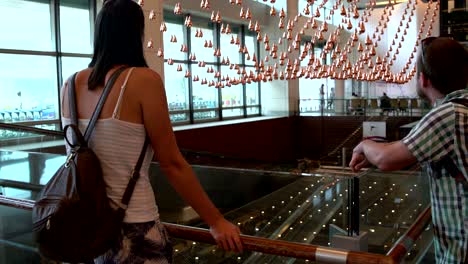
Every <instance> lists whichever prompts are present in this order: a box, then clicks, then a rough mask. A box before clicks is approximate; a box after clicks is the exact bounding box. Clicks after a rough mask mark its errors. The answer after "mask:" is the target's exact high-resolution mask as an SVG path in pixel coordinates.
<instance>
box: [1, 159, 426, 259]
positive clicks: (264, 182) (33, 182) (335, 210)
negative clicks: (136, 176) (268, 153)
mask: <svg viewBox="0 0 468 264" xmlns="http://www.w3.org/2000/svg"><path fill="white" fill-rule="evenodd" d="M64 159H65V157H64V156H61V155H53V154H41V153H27V152H13V151H0V192H3V193H5V194H6V195H7V196H9V197H14V198H25V199H33V200H34V199H35V198H36V197H35V196H36V195H37V189H39V188H40V187H41V185H43V184H45V183H47V181H48V180H49V179H50V178H51V177H52V175H53V174H54V173H55V171H56V170H57V169H58V168H59V167H60V166H61V165H62V164H63V162H64ZM193 169H194V171H195V173H196V175H197V176H198V178H199V180H200V182H201V184H202V186H203V187H204V189H205V190H206V191H207V193H208V195H209V196H210V198H211V199H212V200H213V202H214V203H215V205H216V206H217V207H218V208H220V209H221V211H222V212H223V213H224V215H225V217H226V218H227V219H228V220H230V221H232V222H233V223H235V224H237V225H239V227H240V229H241V230H242V233H243V234H246V235H252V236H257V237H264V238H270V239H274V240H284V241H291V242H299V243H306V244H314V245H320V246H329V245H330V244H329V243H330V233H331V231H333V230H335V229H336V228H339V229H342V230H344V231H347V230H348V228H349V219H348V212H349V208H348V193H349V186H348V185H349V180H348V179H350V177H351V176H350V175H349V173H348V174H345V173H343V175H340V174H339V173H322V174H307V175H306V174H301V175H295V174H290V173H280V172H266V171H256V170H242V169H229V168H217V167H208V166H193ZM150 179H151V183H152V186H153V189H154V190H155V195H156V200H157V203H158V207H159V209H160V215H161V220H162V221H165V222H171V223H181V224H186V225H191V226H197V227H206V226H205V225H204V224H203V223H202V221H201V220H200V218H199V217H198V215H197V214H196V213H195V212H194V211H193V210H192V209H191V207H189V206H188V205H187V204H186V203H185V202H184V201H183V200H182V199H181V198H180V197H179V195H178V194H177V193H176V192H175V191H174V190H173V189H172V187H171V186H170V185H169V184H168V182H167V180H166V178H165V177H164V175H163V174H162V173H161V171H160V170H159V167H158V165H157V164H156V163H153V164H152V165H151V169H150ZM2 180H3V182H2ZM359 182H360V189H359V191H360V192H359V196H360V216H359V219H360V229H359V230H360V231H361V232H363V231H366V232H368V234H369V252H372V253H379V254H386V253H387V252H388V250H389V249H390V248H391V247H392V245H393V244H394V243H395V242H396V241H397V240H398V239H399V237H400V236H401V235H403V234H404V233H405V231H406V230H407V229H408V227H409V226H410V225H411V224H412V223H413V222H414V220H415V219H416V218H417V217H418V215H419V214H420V213H421V212H422V210H423V209H425V208H426V207H427V206H428V204H429V195H425V194H428V193H429V192H428V186H427V181H426V178H425V177H424V176H423V175H420V173H416V172H393V173H385V172H379V171H372V170H370V171H368V172H367V173H364V174H363V176H361V177H360V178H359ZM2 184H3V186H2ZM21 184H24V186H23V185H21ZM27 218H28V219H30V213H28V216H27ZM28 221H30V220H28ZM2 223H3V221H2ZM26 224H31V223H30V222H29V223H26ZM332 224H333V225H334V227H332V226H331V225H332ZM29 228H30V227H29ZM18 230H20V231H21V230H22V229H21V228H19V229H18ZM29 230H30V229H29ZM10 237H11V236H10ZM10 237H9V238H10ZM14 241H16V240H14ZM184 243H185V242H184ZM28 245H31V244H28ZM200 247H203V246H202V245H200ZM422 247H424V245H422ZM212 248H213V246H211V245H206V247H205V248H199V247H198V246H197V249H196V250H194V249H191V250H188V251H187V252H188V253H184V254H185V255H184V258H187V259H194V258H195V257H197V256H198V257H199V258H200V257H201V256H200V252H210V251H211V250H212ZM190 252H192V255H187V254H189V253H190ZM418 252H422V250H419V251H418ZM410 253H411V252H410ZM220 254H221V253H220ZM411 254H416V253H411ZM215 256H217V257H219V256H218V255H216V254H215ZM233 256H236V257H237V255H228V254H223V255H222V257H220V259H219V261H220V262H222V261H224V260H225V259H224V258H226V259H231V260H233V261H234V260H236V261H237V258H232V257H233ZM211 258H212V256H211V255H210V257H209V258H208V259H210V261H211ZM247 259H249V262H244V261H247ZM278 261H279V262H278ZM283 261H286V262H288V261H289V260H284V259H282V258H276V256H269V255H263V254H258V253H249V254H247V253H246V255H241V260H239V261H237V262H235V263H283ZM7 263H8V262H7ZM26 263H29V262H26ZM176 263H178V262H176ZM207 263H208V262H207ZM227 263H230V262H227ZM288 263H289V262H288ZM298 263H302V262H298Z"/></svg>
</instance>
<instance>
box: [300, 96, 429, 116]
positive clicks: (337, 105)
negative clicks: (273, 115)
mask: <svg viewBox="0 0 468 264" xmlns="http://www.w3.org/2000/svg"><path fill="white" fill-rule="evenodd" d="M393 100H395V101H394V103H393V105H392V106H388V107H387V106H385V107H383V106H381V104H380V99H378V98H359V99H351V98H350V99H342V98H341V99H340V98H335V99H314V98H310V99H299V112H300V114H301V115H312V116H316V115H329V116H362V115H365V116H415V117H419V116H424V115H425V114H426V113H428V112H429V111H430V109H431V108H430V105H428V104H426V103H424V101H422V100H421V99H417V98H398V99H393Z"/></svg>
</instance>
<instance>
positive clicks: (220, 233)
mask: <svg viewBox="0 0 468 264" xmlns="http://www.w3.org/2000/svg"><path fill="white" fill-rule="evenodd" d="M210 233H211V235H212V236H213V238H214V240H215V241H216V243H217V244H218V246H219V247H220V248H222V249H224V250H226V251H234V252H242V250H243V248H242V242H241V239H240V229H239V227H238V226H236V225H234V224H232V223H231V222H229V221H227V220H226V219H224V218H222V219H220V220H219V221H218V222H216V223H215V224H214V225H212V226H211V227H210Z"/></svg>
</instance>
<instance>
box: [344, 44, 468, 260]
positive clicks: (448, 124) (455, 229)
mask: <svg viewBox="0 0 468 264" xmlns="http://www.w3.org/2000/svg"><path fill="white" fill-rule="evenodd" d="M417 69H418V72H417V78H418V86H417V91H418V94H419V96H421V97H423V98H424V99H426V100H428V101H430V103H431V104H432V105H433V106H434V109H433V110H432V111H431V112H429V113H428V114H427V115H426V116H424V117H423V118H422V119H421V121H420V122H419V123H418V124H417V125H416V127H415V128H414V129H413V130H412V131H411V132H410V133H409V135H408V136H407V137H405V138H404V139H403V140H401V141H396V142H391V143H377V142H373V141H370V140H364V141H363V142H361V143H360V144H359V145H358V146H356V148H355V149H354V150H353V157H352V160H351V162H350V164H349V165H350V167H351V168H352V169H353V171H355V172H356V171H359V170H360V169H361V168H363V167H366V166H368V165H371V164H372V165H375V166H377V167H378V168H379V169H381V170H386V171H388V170H399V169H403V168H405V167H407V166H409V165H411V164H414V163H416V162H419V163H420V164H421V165H422V166H423V168H424V169H425V170H426V172H427V174H428V175H429V181H430V187H431V205H432V222H433V227H434V237H435V239H434V245H435V253H436V259H437V263H468V257H467V255H468V252H467V251H468V147H467V144H468V107H467V106H465V105H468V103H467V101H465V100H468V90H466V87H467V83H468V52H467V51H466V50H465V49H464V48H463V46H461V45H460V44H459V43H458V42H456V41H454V40H451V39H449V38H435V37H431V38H427V39H424V40H422V41H421V55H420V56H419V58H418V62H417Z"/></svg>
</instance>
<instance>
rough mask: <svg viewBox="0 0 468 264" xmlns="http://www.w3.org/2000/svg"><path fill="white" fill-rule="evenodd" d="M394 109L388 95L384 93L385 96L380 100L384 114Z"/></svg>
mask: <svg viewBox="0 0 468 264" xmlns="http://www.w3.org/2000/svg"><path fill="white" fill-rule="evenodd" d="M391 107H392V105H391V103H390V97H388V95H387V93H383V96H382V97H381V98H380V108H382V114H385V112H389V111H390V110H391V109H390V108H391Z"/></svg>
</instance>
